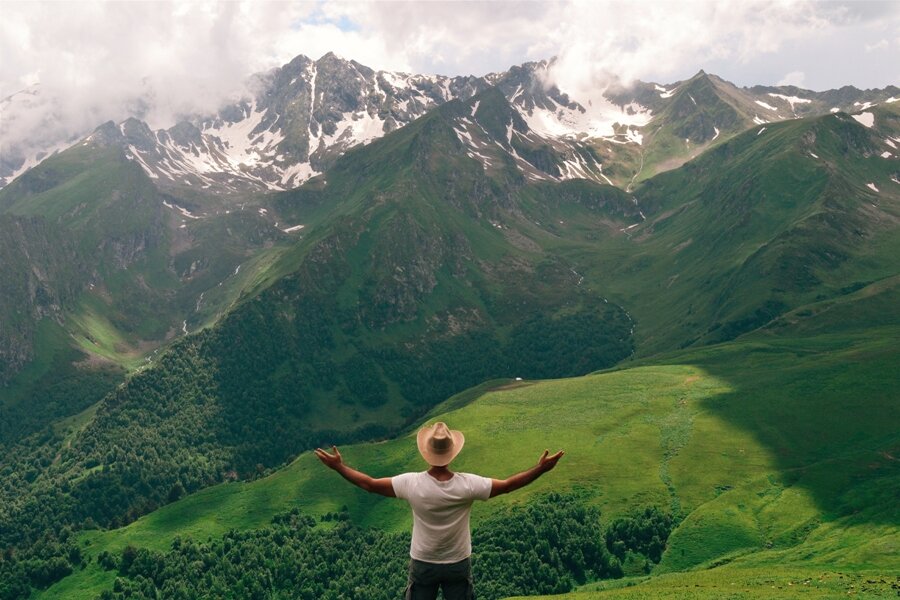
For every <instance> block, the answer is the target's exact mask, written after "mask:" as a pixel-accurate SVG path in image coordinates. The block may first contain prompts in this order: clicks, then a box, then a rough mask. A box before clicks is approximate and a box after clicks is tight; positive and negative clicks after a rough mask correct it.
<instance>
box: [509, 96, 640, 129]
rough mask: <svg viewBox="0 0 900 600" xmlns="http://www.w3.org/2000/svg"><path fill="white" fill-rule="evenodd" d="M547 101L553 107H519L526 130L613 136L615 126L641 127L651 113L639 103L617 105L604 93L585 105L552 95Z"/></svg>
mask: <svg viewBox="0 0 900 600" xmlns="http://www.w3.org/2000/svg"><path fill="white" fill-rule="evenodd" d="M548 102H549V103H550V104H552V106H553V107H552V108H542V107H538V106H535V107H533V108H531V109H530V110H525V109H521V108H520V112H521V114H522V118H524V119H525V122H526V123H527V124H528V128H529V129H531V130H532V131H534V132H536V133H538V134H540V135H544V136H549V137H562V138H566V137H567V138H581V137H587V138H604V137H612V136H614V135H615V134H616V132H615V126H616V125H624V126H626V127H630V126H635V127H643V126H644V125H646V124H647V123H649V122H650V119H651V118H652V116H653V115H652V113H651V111H650V109H648V108H646V107H644V106H641V105H640V104H637V103H635V102H632V103H630V104H627V105H625V106H617V105H615V104H613V103H612V102H610V101H609V100H607V99H606V98H605V97H603V96H600V97H599V98H591V101H590V102H588V103H587V107H586V108H585V105H584V104H582V103H575V104H574V106H564V105H562V104H559V103H558V102H557V101H555V100H554V99H552V98H548Z"/></svg>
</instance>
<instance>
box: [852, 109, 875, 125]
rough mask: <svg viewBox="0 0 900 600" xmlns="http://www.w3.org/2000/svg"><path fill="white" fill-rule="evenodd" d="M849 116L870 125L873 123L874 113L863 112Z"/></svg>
mask: <svg viewBox="0 0 900 600" xmlns="http://www.w3.org/2000/svg"><path fill="white" fill-rule="evenodd" d="M850 116H851V117H853V118H854V119H855V120H856V121H857V122H859V123H860V124H862V125H865V126H866V127H872V126H873V125H875V115H874V114H873V113H870V112H864V113H862V114H859V115H850Z"/></svg>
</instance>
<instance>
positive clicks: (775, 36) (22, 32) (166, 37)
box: [0, 0, 900, 154]
mask: <svg viewBox="0 0 900 600" xmlns="http://www.w3.org/2000/svg"><path fill="white" fill-rule="evenodd" d="M329 51H334V52H335V53H336V54H338V55H339V56H342V57H344V58H349V59H354V60H357V61H358V62H360V63H362V64H365V65H367V66H370V67H372V68H375V69H389V70H400V71H406V72H414V73H436V74H442V75H461V74H474V75H484V74H486V73H490V72H498V71H504V70H506V69H508V68H509V67H510V66H511V65H515V64H521V63H523V62H526V61H531V60H542V59H547V58H550V57H554V56H555V57H558V60H557V62H556V65H555V67H554V69H553V71H552V72H551V77H552V81H551V83H556V84H557V85H559V87H560V88H561V89H562V90H563V91H566V92H569V93H570V94H572V95H573V97H576V98H577V97H579V94H583V93H589V92H592V91H596V90H597V89H602V87H603V86H604V85H606V84H607V83H608V82H609V81H610V79H611V78H617V79H618V80H619V81H621V82H626V83H627V82H628V81H631V80H634V79H641V80H643V81H654V82H657V83H671V82H674V81H678V80H681V79H686V78H688V77H690V76H692V75H693V74H695V73H696V72H697V71H698V70H700V69H704V70H705V71H707V72H708V73H714V74H716V75H719V76H720V77H723V78H724V79H726V80H729V81H731V82H733V83H735V84H737V85H745V86H750V85H755V84H765V85H778V84H791V85H797V86H800V87H804V88H808V89H813V90H825V89H830V88H836V87H841V86H843V85H855V86H857V87H861V88H872V87H879V88H880V87H885V86H887V85H900V2H898V1H896V0H889V1H878V2H868V1H861V0H860V1H845V2H838V1H830V2H823V1H814V0H744V1H720V0H694V1H682V2H674V1H666V2H660V1H640V0H633V1H621V0H618V1H617V0H589V1H580V0H569V1H562V2H502V1H496V2H474V1H468V2H460V1H453V2H448V1H431V2H421V1H420V2H386V1H384V2H377V1H376V2H341V1H317V2H267V1H219V2H213V1H202V0H192V1H173V2H150V1H141V2H138V1H132V2H100V1H88V0H70V1H68V2H60V1H57V2H42V1H29V2H16V1H10V0H0V154H2V153H3V152H10V151H12V150H11V149H13V148H14V147H16V145H17V144H18V145H22V144H25V143H30V142H35V143H37V142H38V141H40V142H41V143H45V144H46V141H47V140H49V139H51V138H60V139H62V138H64V137H66V136H74V135H83V134H84V133H85V131H86V130H87V131H89V130H90V129H93V127H95V126H96V125H98V124H100V123H102V122H104V121H107V120H110V119H111V120H115V121H119V120H122V119H124V118H126V117H128V116H137V117H139V118H141V119H143V120H146V121H147V122H148V123H150V125H151V126H152V127H154V128H157V127H168V126H170V125H172V124H173V123H174V122H175V120H176V119H178V118H180V117H183V116H186V115H190V114H198V113H208V112H210V111H214V110H215V109H216V108H218V107H219V106H221V105H223V104H224V103H225V102H227V101H229V100H234V99H237V98H238V97H240V96H242V95H244V94H246V91H247V90H246V88H245V84H246V81H247V78H248V76H249V75H251V74H253V73H257V72H260V71H264V70H268V69H271V68H274V67H278V66H280V65H282V64H284V63H286V62H288V61H289V60H290V59H291V58H293V57H294V56H296V55H298V54H305V55H307V56H309V57H311V58H318V57H320V56H321V55H323V54H325V53H326V52H329ZM28 89H30V90H35V89H39V90H40V93H39V94H38V95H36V96H35V95H27V94H26V95H23V94H18V95H17V96H15V101H14V102H13V101H9V100H3V99H5V98H8V97H9V96H11V95H13V94H16V93H17V92H20V91H21V90H28ZM29 141H30V142H29Z"/></svg>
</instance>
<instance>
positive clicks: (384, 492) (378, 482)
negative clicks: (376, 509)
mask: <svg viewBox="0 0 900 600" xmlns="http://www.w3.org/2000/svg"><path fill="white" fill-rule="evenodd" d="M331 450H332V451H333V452H334V454H329V453H328V452H326V451H325V450H322V449H321V448H316V456H318V457H319V460H321V461H322V463H323V464H324V465H325V466H326V467H329V468H331V469H334V470H335V471H337V472H338V473H340V475H341V477H343V478H344V479H346V480H347V481H349V482H350V483H352V484H353V485H355V486H357V487H360V488H362V489H364V490H366V491H367V492H371V493H373V494H379V495H381V496H387V497H389V498H396V497H397V494H396V493H395V492H394V485H393V483H392V482H391V478H390V477H381V478H379V479H375V478H374V477H370V476H369V475H366V474H365V473H363V472H361V471H357V470H356V469H354V468H352V467H348V466H347V465H345V464H344V460H343V458H342V457H341V453H340V452H338V449H337V447H336V446H332V447H331Z"/></svg>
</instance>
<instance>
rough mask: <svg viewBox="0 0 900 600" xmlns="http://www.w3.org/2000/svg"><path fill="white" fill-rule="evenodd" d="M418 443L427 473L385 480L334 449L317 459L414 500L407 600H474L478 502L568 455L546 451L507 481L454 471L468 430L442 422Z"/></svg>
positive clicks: (370, 486) (423, 432)
mask: <svg viewBox="0 0 900 600" xmlns="http://www.w3.org/2000/svg"><path fill="white" fill-rule="evenodd" d="M417 443H418V446H419V453H420V454H421V455H422V458H424V459H425V462H427V463H428V465H429V469H428V470H427V471H422V472H419V473H403V474H402V475H397V476H395V477H382V478H380V479H374V478H372V477H369V476H368V475H366V474H365V473H361V472H360V471H357V470H355V469H352V468H350V467H348V466H347V465H345V464H344V462H343V460H342V459H341V453H340V452H338V449H337V448H336V447H334V446H332V452H333V453H329V452H326V451H325V450H322V449H321V448H317V449H316V456H318V457H319V460H321V461H322V462H323V463H324V464H325V465H326V466H328V467H330V468H332V469H334V470H335V471H337V472H338V473H340V474H341V475H342V476H343V477H344V479H346V480H347V481H349V482H350V483H352V484H354V485H357V486H359V487H361V488H362V489H364V490H366V491H367V492H372V493H373V494H381V495H382V496H388V497H390V498H402V499H404V500H406V501H407V502H409V504H410V506H411V507H412V511H413V532H412V543H411V544H410V549H409V555H410V558H411V560H410V564H409V583H408V585H407V587H406V599H407V600H425V599H427V600H434V599H435V598H437V593H438V589H439V588H440V589H442V590H443V592H444V599H445V600H471V599H473V598H474V597H475V592H474V589H473V587H472V565H471V562H470V560H469V557H470V555H471V554H472V537H471V533H470V531H469V513H470V512H471V510H472V503H473V502H474V501H475V500H487V499H488V498H493V497H494V496H498V495H500V494H506V493H509V492H512V491H515V490H517V489H519V488H521V487H524V486H526V485H528V484H529V483H531V482H532V481H534V480H535V479H537V478H538V477H540V476H541V475H543V474H544V473H546V472H547V471H549V470H550V469H552V468H553V467H555V466H556V463H557V462H559V459H560V458H562V455H563V452H562V451H561V450H560V451H559V452H557V453H556V454H554V455H552V456H551V455H550V451H549V450H544V453H543V454H542V455H541V457H540V458H539V459H538V463H537V464H536V465H535V466H533V467H531V468H530V469H527V470H525V471H522V472H521V473H517V474H516V475H513V476H512V477H509V478H507V479H489V478H487V477H481V476H480V475H472V474H470V473H454V472H453V471H451V470H450V469H449V468H448V465H449V464H450V462H451V461H452V460H453V459H454V458H456V455H457V454H459V451H460V450H462V447H463V444H464V443H465V437H464V436H463V434H462V432H460V431H454V430H451V429H450V428H448V427H447V425H446V424H444V423H440V422H438V423H435V424H434V425H432V426H431V427H423V428H422V429H420V430H419V433H418V436H417Z"/></svg>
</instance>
